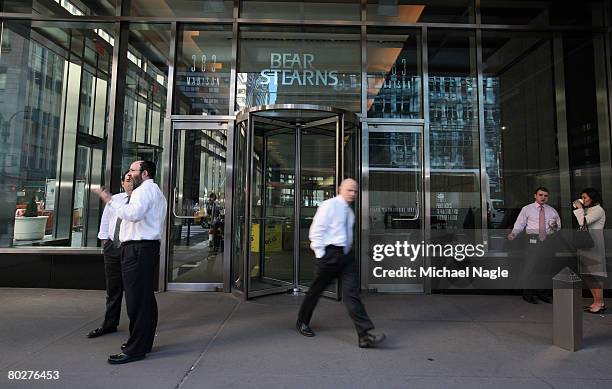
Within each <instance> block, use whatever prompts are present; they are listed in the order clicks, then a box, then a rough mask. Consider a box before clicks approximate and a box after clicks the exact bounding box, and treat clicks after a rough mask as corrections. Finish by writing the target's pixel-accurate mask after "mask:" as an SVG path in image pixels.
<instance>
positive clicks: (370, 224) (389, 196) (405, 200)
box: [362, 124, 425, 293]
mask: <svg viewBox="0 0 612 389" xmlns="http://www.w3.org/2000/svg"><path fill="white" fill-rule="evenodd" d="M366 139H367V142H368V143H367V148H366V150H367V153H365V154H366V155H364V161H363V163H364V164H365V165H366V166H367V169H364V182H365V190H364V197H365V198H364V202H365V203H366V204H367V207H365V208H364V212H363V215H362V217H363V219H362V223H363V226H364V230H365V232H366V234H365V236H367V237H368V241H367V242H368V246H367V247H363V248H362V250H364V251H365V254H364V258H367V261H368V262H367V266H366V267H365V268H366V269H367V271H368V275H367V277H364V278H365V279H366V280H367V284H368V288H369V289H376V290H378V291H380V292H396V293H423V292H424V279H423V278H421V277H419V269H420V267H422V266H424V264H425V256H424V255H423V251H421V250H420V248H421V247H422V246H423V245H424V223H423V221H424V218H423V214H424V212H423V199H424V197H423V190H422V188H423V185H422V180H423V163H422V161H423V153H422V151H423V147H422V127H420V126H414V127H413V126H398V125H372V124H368V131H367V135H366ZM398 244H399V246H400V247H401V252H400V253H399V254H397V247H398ZM391 246H392V247H393V249H390V248H389V247H391ZM390 252H393V254H392V255H389V253H390ZM406 253H407V254H406ZM410 269H414V270H412V271H413V272H414V273H413V274H412V275H410V276H409V275H408V273H407V272H409V271H411V270H410ZM387 270H393V271H397V270H403V271H405V272H406V276H405V277H390V276H389V274H388V273H385V271H387Z"/></svg>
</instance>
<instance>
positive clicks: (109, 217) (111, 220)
mask: <svg viewBox="0 0 612 389" xmlns="http://www.w3.org/2000/svg"><path fill="white" fill-rule="evenodd" d="M127 198H128V195H127V193H125V192H121V193H117V194H115V195H113V203H117V204H125V203H126V202H127ZM116 227H117V212H115V209H114V208H113V207H112V206H110V205H108V204H106V206H105V207H104V212H102V219H101V220H100V231H99V232H98V239H100V240H104V239H110V240H113V237H114V236H115V228H116ZM119 232H121V231H119Z"/></svg>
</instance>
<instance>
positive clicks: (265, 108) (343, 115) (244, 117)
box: [229, 104, 359, 299]
mask: <svg viewBox="0 0 612 389" xmlns="http://www.w3.org/2000/svg"><path fill="white" fill-rule="evenodd" d="M271 111H273V112H282V111H311V112H322V113H329V114H330V116H329V117H328V118H324V119H317V120H314V121H312V122H308V123H306V124H305V125H303V126H297V127H296V126H293V125H291V123H286V122H284V121H282V120H278V119H272V118H267V117H261V116H257V115H256V114H257V113H260V112H271ZM344 120H350V121H351V123H354V124H355V125H356V126H359V118H358V116H357V115H355V114H353V113H351V112H348V111H345V110H342V109H338V108H333V107H327V106H318V105H311V104H273V105H262V106H257V107H251V108H246V109H244V110H242V111H240V112H238V113H237V114H236V122H235V125H236V126H237V125H239V124H241V123H243V122H247V123H248V128H249V130H248V134H247V145H248V146H247V150H248V152H247V153H246V154H247V155H246V158H247V159H248V161H249V162H248V169H247V170H248V175H247V179H246V186H247V188H252V185H253V180H254V175H253V174H254V166H253V147H254V146H253V144H254V141H253V137H254V130H255V123H256V122H264V123H269V124H274V125H279V126H281V127H287V128H291V129H295V130H296V137H295V145H296V163H295V170H296V172H299V171H300V170H301V147H300V146H301V136H302V133H301V130H302V129H304V128H310V127H314V126H317V125H321V124H327V123H333V122H335V123H336V146H335V147H336V177H335V179H336V184H335V185H336V191H337V190H338V187H339V185H340V181H341V180H342V174H343V158H344V150H343V147H342V146H343V144H342V139H343V136H342V135H343V134H344V127H343V125H342V123H343V122H344ZM357 132H358V131H357ZM355 157H357V156H355ZM298 176H299V174H297V175H296V177H298ZM295 188H296V190H295V193H296V200H295V204H294V219H295V224H296V226H299V223H300V213H301V209H300V201H299V199H298V198H297V196H299V193H300V191H299V189H300V180H298V179H296V180H295ZM251 192H252V190H251V189H247V193H251ZM229 206H230V207H231V206H232V205H229ZM245 215H248V217H245V220H248V221H247V223H246V225H245V226H244V227H239V226H235V228H245V234H244V236H243V245H244V247H246V248H247V249H245V250H244V253H243V254H242V255H243V256H244V257H243V259H242V260H243V266H244V269H243V271H244V277H245V278H246V279H247V280H246V282H245V280H243V288H244V293H242V294H241V295H240V296H241V297H242V298H243V299H251V298H254V297H259V296H266V295H270V294H278V293H284V292H287V291H288V290H290V289H291V288H299V289H300V290H302V291H307V290H308V287H307V286H305V285H301V284H300V270H299V247H300V246H299V244H300V229H299V227H296V228H295V229H294V237H293V240H294V247H293V258H294V262H293V269H294V272H293V283H287V282H285V281H282V280H272V279H270V281H274V282H275V283H279V284H280V285H279V286H277V287H271V288H267V289H264V290H257V291H252V290H251V277H250V276H249V271H250V264H251V262H252V261H250V250H248V247H250V244H249V243H250V236H251V232H250V231H251V226H252V224H253V220H254V216H253V214H252V194H251V195H249V196H248V199H247V209H245ZM233 236H234V235H233V234H232V237H233ZM260 239H263V235H260ZM260 247H263V246H262V242H260ZM260 271H262V269H261V268H260ZM323 295H324V296H327V297H332V298H336V299H338V298H339V297H340V293H339V283H336V290H335V291H334V292H329V291H326V292H324V293H323Z"/></svg>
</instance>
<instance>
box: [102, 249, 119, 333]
mask: <svg viewBox="0 0 612 389" xmlns="http://www.w3.org/2000/svg"><path fill="white" fill-rule="evenodd" d="M103 251H104V273H105V275H106V313H105V315H104V323H102V328H103V329H105V330H110V329H115V328H117V326H118V325H119V319H120V318H121V299H122V298H123V280H122V275H121V248H119V247H115V246H114V245H113V241H111V240H108V241H106V245H105V246H104V247H103Z"/></svg>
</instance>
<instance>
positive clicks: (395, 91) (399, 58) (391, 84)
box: [367, 29, 422, 119]
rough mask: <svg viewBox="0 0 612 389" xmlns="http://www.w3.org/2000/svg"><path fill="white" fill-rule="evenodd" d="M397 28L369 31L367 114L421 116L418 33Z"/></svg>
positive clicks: (399, 116)
mask: <svg viewBox="0 0 612 389" xmlns="http://www.w3.org/2000/svg"><path fill="white" fill-rule="evenodd" d="M400 31H401V33H399V31H398V30H397V29H393V30H388V29H369V30H368V43H367V45H368V46H367V50H368V55H367V58H368V75H367V80H368V117H377V118H408V119H418V118H421V117H422V112H421V65H420V64H421V58H420V34H419V32H418V31H416V30H400Z"/></svg>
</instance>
